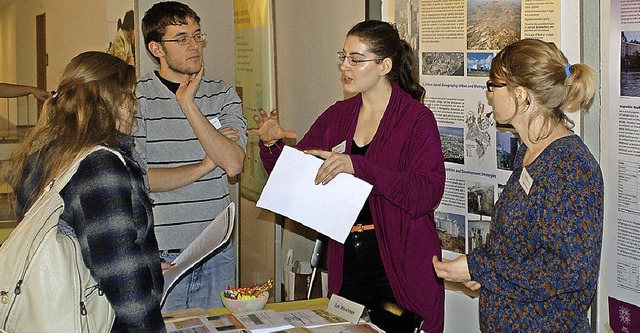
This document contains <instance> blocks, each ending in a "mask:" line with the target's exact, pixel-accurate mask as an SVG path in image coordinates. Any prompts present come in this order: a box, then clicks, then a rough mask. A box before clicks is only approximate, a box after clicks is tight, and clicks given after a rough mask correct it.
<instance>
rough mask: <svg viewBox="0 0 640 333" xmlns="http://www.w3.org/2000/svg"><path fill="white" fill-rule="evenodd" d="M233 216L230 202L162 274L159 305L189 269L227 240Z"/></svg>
mask: <svg viewBox="0 0 640 333" xmlns="http://www.w3.org/2000/svg"><path fill="white" fill-rule="evenodd" d="M235 216H236V207H235V205H234V203H233V202H232V203H230V204H229V206H227V208H225V209H224V210H223V211H222V212H221V213H220V214H218V216H217V217H216V218H215V219H214V220H213V222H211V223H210V224H209V226H207V228H206V229H204V230H203V231H202V233H201V234H200V235H199V236H198V237H197V238H196V239H195V240H194V241H193V242H191V244H189V246H188V247H187V248H186V249H184V251H182V253H180V255H179V256H178V257H177V258H176V259H175V260H174V261H173V264H174V267H173V269H171V270H169V271H166V272H165V273H164V291H163V292H162V302H161V303H160V304H164V301H165V299H166V298H167V294H168V292H169V291H170V290H171V288H172V287H173V286H174V285H175V284H176V282H178V280H179V279H180V278H181V277H182V276H183V275H184V274H185V273H186V272H187V271H188V270H189V269H190V268H192V267H193V266H195V265H196V264H198V263H199V262H201V261H202V260H204V258H206V257H207V256H208V255H209V254H211V253H213V251H215V250H216V249H218V248H219V247H220V246H221V245H222V244H225V243H226V242H227V241H228V240H229V237H231V232H232V231H233V222H234V220H235Z"/></svg>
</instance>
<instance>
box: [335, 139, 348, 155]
mask: <svg viewBox="0 0 640 333" xmlns="http://www.w3.org/2000/svg"><path fill="white" fill-rule="evenodd" d="M346 148H347V141H346V140H345V141H342V142H340V143H339V144H338V145H337V146H335V147H333V148H331V151H332V152H334V153H339V154H342V153H344V150H345V149H346Z"/></svg>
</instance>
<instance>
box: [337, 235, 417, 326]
mask: <svg viewBox="0 0 640 333" xmlns="http://www.w3.org/2000/svg"><path fill="white" fill-rule="evenodd" d="M339 295H340V296H342V297H345V298H347V299H349V300H351V301H354V302H357V303H359V304H362V305H364V306H365V307H366V308H367V310H368V312H369V317H370V318H371V322H372V323H373V324H375V325H376V326H378V327H379V328H381V329H382V330H384V331H385V332H398V333H403V332H411V333H413V332H414V331H415V329H416V327H418V326H419V325H420V323H421V320H420V318H419V317H417V316H416V315H415V314H413V313H412V312H410V311H407V310H404V309H402V308H400V307H399V306H397V305H396V304H397V302H396V299H395V297H394V296H393V291H392V290H391V285H390V284H389V279H388V278H387V274H386V272H385V270H384V266H383V264H382V258H381V257H380V250H379V248H378V240H377V238H376V233H375V230H367V231H363V232H353V233H351V234H349V236H348V237H347V240H346V241H345V243H344V268H343V277H342V288H341V289H340V292H339ZM389 305H391V306H389ZM390 308H393V310H397V309H400V310H401V311H402V310H404V311H403V312H401V313H398V312H397V311H393V312H390V311H389V310H390Z"/></svg>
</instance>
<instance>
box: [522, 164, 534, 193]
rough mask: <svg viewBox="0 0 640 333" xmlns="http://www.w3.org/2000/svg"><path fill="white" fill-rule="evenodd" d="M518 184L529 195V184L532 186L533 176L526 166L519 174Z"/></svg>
mask: <svg viewBox="0 0 640 333" xmlns="http://www.w3.org/2000/svg"><path fill="white" fill-rule="evenodd" d="M520 186H522V189H523V190H524V191H525V192H526V193H527V195H529V191H530V190H531V186H533V178H531V175H530V174H529V172H528V171H527V168H522V173H521V174H520Z"/></svg>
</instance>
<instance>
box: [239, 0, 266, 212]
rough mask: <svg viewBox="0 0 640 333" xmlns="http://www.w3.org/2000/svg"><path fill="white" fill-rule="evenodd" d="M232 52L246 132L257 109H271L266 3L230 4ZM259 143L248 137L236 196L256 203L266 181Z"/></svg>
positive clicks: (250, 0) (242, 1) (252, 125)
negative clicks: (232, 34) (232, 11)
mask: <svg viewBox="0 0 640 333" xmlns="http://www.w3.org/2000/svg"><path fill="white" fill-rule="evenodd" d="M233 8H234V30H235V49H236V90H237V91H238V94H239V95H240V98H241V99H242V112H243V114H244V116H245V117H246V118H247V124H248V126H247V127H248V128H257V125H256V123H255V121H254V120H253V116H254V115H257V114H258V112H259V111H260V109H264V110H266V111H267V112H270V111H271V110H273V109H274V107H275V104H274V95H275V89H274V88H273V87H274V83H273V81H274V79H273V77H274V76H273V73H274V66H273V64H274V59H273V29H272V24H271V15H270V13H271V10H270V1H268V0H234V1H233ZM258 145H259V140H258V137H257V136H256V135H250V136H249V139H248V141H247V149H246V155H245V160H244V169H243V170H242V175H241V178H242V181H241V182H240V194H241V195H242V196H243V197H244V198H246V199H248V200H251V201H254V202H255V201H257V200H258V197H259V196H260V193H261V192H262V188H263V187H264V185H265V183H266V181H267V172H266V171H265V170H264V167H263V166H262V161H261V160H260V147H259V146H258Z"/></svg>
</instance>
